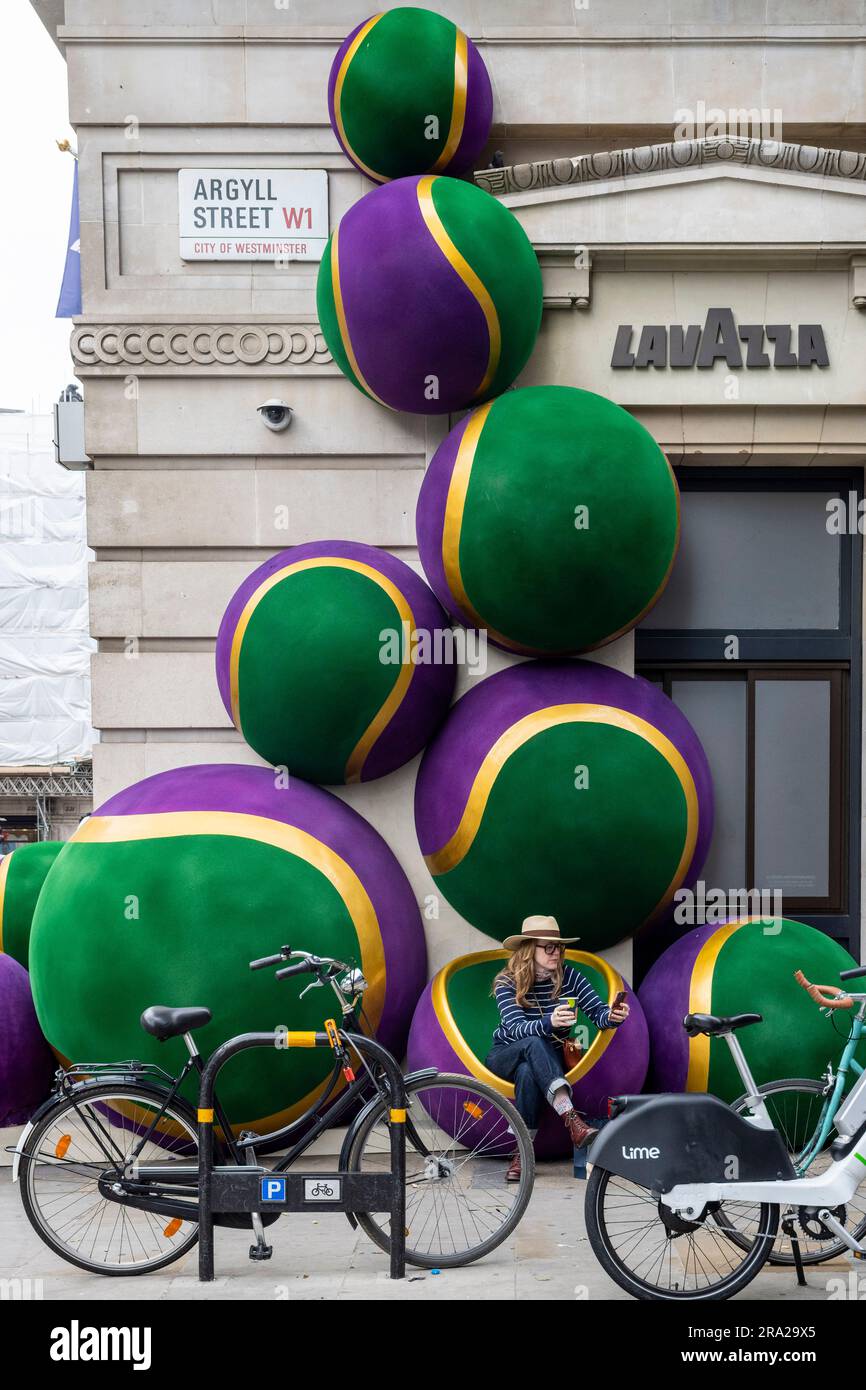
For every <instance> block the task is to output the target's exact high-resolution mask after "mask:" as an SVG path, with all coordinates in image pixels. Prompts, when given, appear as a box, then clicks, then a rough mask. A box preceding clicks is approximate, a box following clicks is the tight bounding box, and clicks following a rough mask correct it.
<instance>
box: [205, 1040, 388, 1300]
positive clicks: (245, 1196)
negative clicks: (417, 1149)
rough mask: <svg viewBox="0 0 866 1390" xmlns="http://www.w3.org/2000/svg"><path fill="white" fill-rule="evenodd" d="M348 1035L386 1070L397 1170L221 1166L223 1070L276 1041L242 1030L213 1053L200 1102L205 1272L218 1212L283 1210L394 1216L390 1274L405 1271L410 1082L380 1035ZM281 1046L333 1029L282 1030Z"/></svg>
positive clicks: (305, 1043) (209, 1272)
mask: <svg viewBox="0 0 866 1390" xmlns="http://www.w3.org/2000/svg"><path fill="white" fill-rule="evenodd" d="M339 1037H340V1039H341V1040H342V1042H343V1043H344V1044H346V1045H348V1046H349V1047H351V1048H354V1049H355V1051H357V1052H359V1053H360V1054H361V1056H362V1057H364V1056H366V1057H367V1058H368V1059H369V1060H370V1061H374V1062H377V1063H378V1064H379V1065H380V1066H381V1067H382V1068H383V1070H384V1072H385V1076H386V1079H387V1083H388V1095H389V1102H390V1126H389V1127H390V1138H391V1170H390V1172H388V1173H349V1172H337V1173H323V1172H316V1171H312V1172H300V1173H292V1172H278V1171H275V1170H273V1169H269V1168H260V1167H253V1166H250V1165H245V1166H241V1165H237V1164H227V1165H218V1166H214V1161H213V1124H214V1089H215V1082H216V1077H217V1074H218V1073H219V1071H220V1070H221V1069H222V1068H223V1067H224V1066H225V1064H226V1062H228V1061H229V1060H230V1058H232V1057H235V1056H237V1054H238V1053H239V1052H245V1051H246V1050H247V1049H248V1048H251V1047H273V1046H274V1045H275V1044H274V1034H273V1033H242V1034H240V1035H239V1036H238V1037H236V1038H230V1039H229V1040H228V1042H225V1043H223V1044H222V1046H221V1047H218V1048H217V1050H216V1051H215V1052H214V1053H213V1054H212V1056H211V1057H210V1058H209V1059H208V1062H207V1065H206V1066H205V1069H204V1071H203V1072H202V1076H201V1082H200V1084H199V1102H198V1144H199V1168H198V1205H199V1212H198V1220H199V1245H198V1277H199V1280H200V1281H202V1282H203V1283H209V1282H210V1281H212V1280H213V1277H214V1237H213V1232H214V1215H215V1214H220V1213H225V1212H234V1213H244V1212H258V1213H260V1214H261V1213H267V1214H271V1213H276V1214H280V1213H282V1212H288V1211H315V1212H343V1213H346V1212H358V1211H361V1212H388V1213H389V1214H390V1217H391V1271H390V1272H391V1278H392V1279H402V1278H403V1277H404V1276H405V1273H406V1087H405V1085H404V1081H403V1075H402V1073H401V1071H400V1069H399V1067H398V1066H397V1064H396V1062H395V1061H394V1058H393V1057H392V1056H391V1054H390V1053H389V1052H387V1051H386V1050H385V1048H384V1047H382V1046H381V1045H380V1044H379V1043H377V1042H376V1041H375V1040H374V1039H373V1038H367V1037H365V1036H364V1035H363V1034H359V1033H344V1032H343V1031H342V1029H340V1030H339ZM281 1046H289V1047H331V1046H332V1042H331V1039H330V1038H329V1036H328V1034H327V1033H313V1032H303V1033H292V1032H289V1033H288V1034H284V1035H281Z"/></svg>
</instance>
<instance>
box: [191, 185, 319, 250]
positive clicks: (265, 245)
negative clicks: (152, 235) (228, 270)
mask: <svg viewBox="0 0 866 1390" xmlns="http://www.w3.org/2000/svg"><path fill="white" fill-rule="evenodd" d="M177 178H178V212H179V217H178V223H179V228H180V255H181V260H184V261H275V260H287V261H320V260H321V259H322V253H323V252H324V249H325V245H326V243H327V240H328V175H327V173H326V172H325V170H324V169H180V170H179V171H178V176H177Z"/></svg>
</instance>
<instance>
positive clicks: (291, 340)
mask: <svg viewBox="0 0 866 1390" xmlns="http://www.w3.org/2000/svg"><path fill="white" fill-rule="evenodd" d="M70 350H71V352H72V360H73V362H74V363H75V366H76V368H78V369H80V370H81V371H83V372H84V374H85V375H86V374H87V370H88V368H90V369H91V370H99V371H104V370H105V369H109V370H111V369H114V370H115V371H116V372H118V373H133V374H134V373H135V372H136V371H148V370H149V371H152V372H154V373H157V374H158V373H159V371H160V370H163V371H171V370H172V369H173V368H174V367H187V368H195V367H216V368H220V367H234V368H239V367H240V368H250V369H251V370H255V369H256V368H258V369H259V370H261V369H262V368H269V367H307V366H310V365H313V366H325V365H327V364H328V363H330V362H332V361H333V358H332V357H331V354H330V352H329V351H328V348H327V346H326V345H325V340H324V338H323V337H322V334H321V331H320V330H319V327H318V324H310V323H300V324H274V323H263V324H255V323H184V324H172V323H144V324H129V323H124V324H94V323H87V324H79V325H78V327H77V328H76V329H75V330H74V331H73V334H72V340H71V343H70Z"/></svg>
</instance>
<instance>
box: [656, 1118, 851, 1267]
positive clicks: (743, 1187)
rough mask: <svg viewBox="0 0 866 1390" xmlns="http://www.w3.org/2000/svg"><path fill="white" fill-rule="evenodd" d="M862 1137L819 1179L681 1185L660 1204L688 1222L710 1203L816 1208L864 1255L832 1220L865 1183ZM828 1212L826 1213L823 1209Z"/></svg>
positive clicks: (846, 1241)
mask: <svg viewBox="0 0 866 1390" xmlns="http://www.w3.org/2000/svg"><path fill="white" fill-rule="evenodd" d="M864 1147H866V1145H864V1143H863V1134H862V1131H861V1133H860V1134H859V1135H858V1136H857V1139H856V1140H855V1142H854V1144H853V1145H852V1148H851V1152H850V1153H848V1154H846V1155H845V1156H844V1157H843V1158H840V1159H837V1160H836V1161H834V1162H833V1163H831V1164H830V1167H829V1168H828V1169H827V1170H826V1171H825V1172H824V1173H821V1174H820V1176H819V1177H817V1178H795V1179H794V1180H793V1181H791V1182H784V1181H781V1182H710V1183H678V1184H677V1185H676V1186H675V1187H672V1188H670V1190H669V1191H668V1192H663V1193H662V1194H661V1198H660V1200H661V1202H662V1203H663V1204H664V1206H666V1207H669V1208H670V1210H671V1211H673V1212H676V1213H677V1214H678V1215H680V1216H684V1217H686V1219H688V1220H692V1219H696V1218H697V1217H698V1216H699V1214H700V1213H701V1212H703V1210H704V1208H705V1207H706V1205H707V1203H708V1202H736V1201H744V1202H768V1203H770V1204H772V1205H773V1206H785V1205H791V1206H804V1207H813V1208H815V1209H816V1210H817V1211H818V1213H819V1215H820V1217H821V1219H822V1220H823V1221H824V1222H825V1224H826V1225H828V1226H830V1227H831V1229H832V1230H833V1231H834V1234H836V1235H838V1236H839V1238H840V1239H841V1240H843V1241H844V1242H845V1244H846V1245H847V1246H848V1247H849V1249H852V1250H856V1251H858V1252H861V1251H862V1247H861V1246H860V1245H859V1244H858V1243H857V1242H856V1241H855V1240H854V1239H853V1237H852V1236H851V1235H850V1234H849V1233H848V1232H847V1231H846V1230H845V1228H844V1227H843V1226H841V1225H840V1223H838V1222H836V1221H835V1218H833V1217H832V1214H831V1213H832V1211H833V1209H834V1208H836V1207H839V1206H843V1205H844V1204H845V1203H846V1202H849V1201H850V1200H851V1198H852V1197H853V1195H854V1193H855V1192H856V1191H857V1188H858V1187H859V1186H860V1183H861V1181H862V1180H863V1176H864V1174H863V1169H864V1167H866V1154H864V1153H860V1152H858V1150H859V1148H864ZM825 1208H826V1209H828V1210H826V1211H825V1210H824V1209H825Z"/></svg>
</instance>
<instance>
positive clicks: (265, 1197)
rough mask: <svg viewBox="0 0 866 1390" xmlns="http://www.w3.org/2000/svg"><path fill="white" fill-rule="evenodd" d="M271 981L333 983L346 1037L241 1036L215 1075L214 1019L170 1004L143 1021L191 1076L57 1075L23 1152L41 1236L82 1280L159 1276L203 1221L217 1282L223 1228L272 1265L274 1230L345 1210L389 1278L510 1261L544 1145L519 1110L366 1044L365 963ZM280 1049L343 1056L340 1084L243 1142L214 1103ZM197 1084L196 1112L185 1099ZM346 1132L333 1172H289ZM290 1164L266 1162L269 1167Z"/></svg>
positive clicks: (277, 961) (316, 960)
mask: <svg viewBox="0 0 866 1390" xmlns="http://www.w3.org/2000/svg"><path fill="white" fill-rule="evenodd" d="M270 967H278V969H277V978H278V979H281V980H285V979H289V978H292V977H295V976H298V975H304V974H309V975H312V976H314V977H315V979H314V980H313V981H312V982H311V983H312V984H319V985H329V986H330V987H331V989H332V990H333V992H334V994H335V996H336V999H337V1002H338V1005H339V1013H340V1024H339V1026H337V1024H336V1022H335V1021H334V1020H332V1019H328V1020H325V1023H324V1029H323V1031H322V1032H321V1033H303V1034H301V1033H295V1034H293V1033H291V1032H290V1031H289V1032H286V1030H284V1029H278V1030H275V1031H273V1032H271V1033H261V1034H258V1033H255V1034H253V1033H251V1034H243V1035H241V1036H240V1037H238V1038H234V1039H230V1040H228V1041H227V1042H225V1043H223V1044H222V1045H221V1047H219V1048H217V1049H216V1051H215V1052H214V1053H213V1054H212V1055H211V1057H210V1058H209V1059H208V1060H207V1062H205V1061H204V1059H203V1058H202V1057H201V1055H200V1053H199V1051H198V1048H197V1047H196V1044H195V1038H194V1033H195V1031H196V1029H198V1028H202V1027H204V1026H205V1024H207V1023H209V1022H210V1020H211V1014H210V1010H209V1009H207V1008H203V1007H188V1008H166V1007H163V1006H158V1005H156V1006H153V1007H151V1008H148V1009H145V1011H144V1013H143V1014H142V1016H141V1024H142V1027H143V1028H144V1029H145V1030H146V1031H147V1032H148V1033H150V1034H152V1035H153V1036H155V1037H156V1038H158V1039H160V1040H161V1041H166V1040H167V1039H169V1038H176V1037H182V1038H183V1039H184V1042H185V1044H186V1048H187V1052H188V1058H187V1061H186V1062H185V1064H184V1066H183V1068H182V1070H181V1071H180V1073H179V1074H178V1075H176V1076H175V1075H171V1074H170V1073H168V1072H166V1071H163V1070H162V1069H161V1068H159V1067H157V1066H154V1065H152V1064H143V1063H140V1062H137V1061H134V1060H133V1061H123V1062H116V1063H78V1064H76V1065H73V1066H70V1067H68V1068H66V1069H65V1070H63V1071H59V1072H58V1073H57V1077H56V1082H55V1090H54V1092H53V1094H52V1096H51V1097H50V1098H49V1099H48V1100H47V1101H46V1103H45V1104H44V1105H43V1106H42V1107H41V1109H40V1110H39V1111H37V1113H36V1114H35V1115H34V1116H33V1118H32V1120H31V1121H30V1123H29V1124H28V1125H27V1126H26V1128H25V1129H24V1131H23V1132H22V1135H21V1137H20V1139H19V1142H18V1144H17V1145H16V1147H15V1149H14V1150H13V1152H14V1161H13V1178H14V1179H15V1180H20V1184H21V1197H22V1201H23V1204H24V1209H25V1211H26V1213H27V1216H28V1218H29V1220H30V1222H31V1224H32V1225H33V1227H34V1229H35V1230H36V1231H37V1233H38V1234H39V1236H40V1237H41V1239H42V1240H43V1241H45V1243H46V1244H47V1245H48V1246H50V1248H51V1249H52V1250H54V1251H55V1252H56V1253H57V1254H58V1255H60V1256H62V1257H63V1259H65V1260H68V1261H69V1262H70V1263H72V1264H74V1265H77V1266H79V1267H80V1268H82V1269H86V1270H89V1271H92V1272H94V1273H98V1274H105V1275H125V1274H145V1273H151V1272H153V1271H154V1270H158V1269H161V1268H163V1267H164V1266H166V1265H169V1264H171V1263H172V1262H173V1261H175V1260H178V1259H180V1258H181V1256H183V1255H185V1254H187V1253H188V1252H189V1251H190V1250H191V1249H192V1247H193V1246H194V1245H195V1244H196V1242H197V1241H198V1239H199V1235H200V1229H199V1218H200V1214H201V1215H202V1220H203V1230H202V1232H201V1235H202V1247H204V1245H205V1241H206V1239H207V1242H208V1243H209V1249H208V1250H207V1252H205V1254H204V1255H202V1254H201V1252H200V1277H204V1278H211V1277H213V1275H212V1264H213V1253H212V1247H211V1246H210V1240H211V1235H212V1225H216V1226H229V1227H234V1228H236V1229H238V1228H240V1229H245V1230H250V1231H252V1232H253V1234H254V1237H255V1242H254V1244H253V1245H251V1247H250V1257H251V1258H252V1259H256V1260H262V1259H267V1258H268V1257H269V1256H270V1254H271V1247H270V1246H269V1245H268V1244H267V1241H266V1239H265V1235H264V1232H265V1229H266V1228H267V1227H268V1226H270V1225H271V1224H273V1222H274V1221H276V1220H277V1218H278V1217H279V1216H280V1215H281V1214H283V1213H284V1212H286V1211H300V1210H306V1211H310V1210H312V1211H326V1210H336V1211H343V1212H344V1214H345V1215H346V1217H347V1219H348V1220H349V1222H350V1224H351V1225H352V1226H357V1227H360V1228H361V1229H362V1230H363V1231H364V1232H365V1233H366V1234H367V1235H368V1236H369V1237H370V1238H371V1239H372V1240H373V1241H374V1242H375V1244H376V1245H378V1246H379V1247H380V1249H382V1250H384V1251H386V1252H388V1253H390V1254H391V1258H392V1274H394V1272H395V1269H397V1268H399V1269H402V1263H403V1259H404V1256H405V1261H408V1263H410V1264H413V1265H416V1266H420V1267H423V1268H431V1267H439V1268H447V1267H451V1266H457V1265H463V1264H468V1263H469V1262H471V1261H473V1260H477V1259H480V1258H482V1257H483V1256H485V1255H487V1254H488V1253H489V1252H490V1251H492V1250H494V1249H496V1247H497V1246H498V1245H500V1244H501V1242H502V1241H504V1240H505V1239H506V1238H507V1237H508V1236H509V1235H510V1233H511V1232H512V1231H513V1230H514V1228H515V1227H516V1225H517V1223H518V1222H519V1221H520V1219H521V1217H522V1215H523V1213H524V1211H525V1210H526V1206H527V1203H528V1201H529V1198H530V1195H531V1192H532V1185H533V1180H534V1173H535V1164H534V1156H533V1150H532V1140H531V1138H530V1136H529V1133H528V1131H527V1129H526V1126H525V1125H524V1123H523V1121H522V1119H521V1118H520V1116H519V1114H518V1113H517V1111H516V1109H515V1108H514V1106H513V1105H512V1104H511V1103H510V1101H508V1100H507V1099H505V1098H504V1097H503V1096H500V1095H499V1094H498V1093H497V1092H496V1091H494V1090H493V1089H492V1088H490V1087H488V1086H487V1085H485V1084H484V1083H482V1082H479V1081H476V1080H474V1079H473V1078H471V1077H467V1076H454V1075H448V1074H445V1073H440V1072H437V1071H436V1070H435V1069H433V1068H431V1069H428V1070H424V1071H416V1072H412V1073H410V1074H408V1075H406V1076H403V1075H402V1074H401V1072H400V1069H399V1067H398V1064H397V1062H396V1060H395V1059H394V1058H393V1057H392V1056H391V1054H390V1053H388V1052H387V1051H386V1050H385V1049H384V1048H383V1047H382V1046H381V1045H380V1044H379V1043H377V1042H376V1041H375V1040H374V1039H373V1038H371V1037H369V1036H368V1034H367V1033H365V1032H364V1029H363V1008H362V1001H363V995H364V991H365V990H366V981H365V979H364V976H363V974H362V972H361V971H360V970H358V969H357V968H355V967H353V966H352V965H351V964H348V963H346V962H344V961H338V960H334V959H332V958H331V957H327V956H316V955H313V954H311V953H309V952H305V951H293V950H291V949H290V948H289V947H288V946H284V947H283V948H282V949H281V950H280V951H279V953H278V954H276V955H274V956H268V957H265V958H264V959H262V960H255V961H252V962H251V963H250V968H251V969H253V970H261V969H266V968H270ZM308 987H309V986H308ZM268 1045H270V1046H274V1045H276V1046H288V1047H292V1046H323V1047H330V1048H331V1049H332V1051H333V1067H332V1070H331V1074H330V1077H329V1078H328V1080H327V1081H326V1083H325V1086H324V1089H323V1091H322V1094H321V1095H320V1097H319V1099H318V1100H317V1101H315V1102H314V1103H313V1104H312V1105H311V1106H310V1107H309V1108H308V1110H307V1111H306V1112H305V1113H304V1114H303V1115H301V1116H299V1117H298V1118H297V1119H295V1120H294V1121H293V1122H292V1123H291V1124H288V1125H285V1126H283V1127H282V1128H279V1129H276V1130H273V1131H271V1132H269V1133H267V1134H263V1135H260V1134H254V1133H252V1132H249V1131H242V1132H241V1133H240V1134H238V1135H234V1134H233V1132H232V1128H231V1125H230V1124H229V1122H228V1119H227V1117H226V1115H225V1113H224V1111H223V1108H222V1106H221V1104H220V1101H219V1096H218V1094H217V1093H216V1091H215V1081H216V1075H217V1072H218V1071H219V1069H220V1067H221V1066H222V1065H223V1064H224V1062H225V1060H226V1059H227V1058H228V1057H229V1056H231V1055H234V1053H236V1052H238V1051H240V1050H242V1049H244V1048H246V1047H251V1046H268ZM196 1074H197V1076H198V1082H199V1106H198V1109H195V1108H194V1107H193V1106H192V1105H191V1104H189V1102H188V1101H186V1100H185V1099H184V1097H183V1096H182V1095H181V1094H180V1091H181V1087H182V1086H183V1083H184V1081H185V1080H186V1079H187V1077H189V1076H190V1075H196ZM340 1124H347V1128H346V1132H345V1136H344V1137H343V1139H342V1143H341V1147H340V1153H339V1158H338V1159H337V1161H336V1166H335V1167H334V1168H333V1169H331V1170H326V1169H324V1168H322V1167H320V1168H317V1169H316V1170H315V1172H314V1173H312V1174H309V1173H299V1174H293V1173H290V1172H289V1170H290V1169H291V1168H292V1166H293V1165H294V1164H295V1162H296V1160H297V1159H298V1158H299V1157H300V1156H301V1155H302V1154H304V1153H305V1152H307V1151H308V1150H309V1149H310V1147H311V1145H312V1144H313V1143H314V1142H315V1140H316V1139H317V1138H318V1137H319V1135H321V1134H322V1133H323V1132H324V1131H325V1130H327V1129H330V1128H333V1127H335V1126H337V1125H340ZM397 1134H399V1136H400V1143H399V1144H398V1143H397V1142H396V1138H395V1136H396V1135H397ZM404 1135H405V1144H404V1142H403V1136H404ZM277 1149H279V1150H280V1151H281V1152H280V1154H279V1156H278V1157H277V1158H276V1160H275V1161H273V1162H267V1163H266V1162H265V1161H264V1159H263V1155H264V1154H266V1153H273V1152H274V1151H275V1150H277ZM506 1149H507V1150H508V1151H512V1150H515V1149H516V1150H517V1151H518V1152H519V1154H520V1158H521V1170H522V1176H521V1180H520V1182H519V1183H518V1184H509V1185H507V1186H506V1184H505V1181H504V1174H503V1173H502V1171H501V1170H502V1160H501V1155H502V1153H503V1152H504V1151H505V1150H506ZM283 1175H285V1176H283ZM395 1181H397V1183H398V1189H399V1190H395V1187H394V1182H395ZM205 1218H206V1219H205ZM392 1228H393V1229H394V1230H395V1231H397V1232H398V1237H397V1239H395V1240H392ZM398 1243H399V1245H400V1251H399V1258H396V1257H395V1247H396V1246H397V1244H398ZM404 1247H405V1249H404ZM208 1268H209V1269H210V1272H209V1273H207V1272H205V1273H202V1272H201V1271H202V1269H208Z"/></svg>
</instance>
